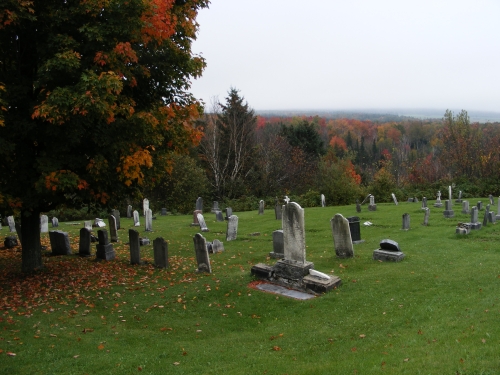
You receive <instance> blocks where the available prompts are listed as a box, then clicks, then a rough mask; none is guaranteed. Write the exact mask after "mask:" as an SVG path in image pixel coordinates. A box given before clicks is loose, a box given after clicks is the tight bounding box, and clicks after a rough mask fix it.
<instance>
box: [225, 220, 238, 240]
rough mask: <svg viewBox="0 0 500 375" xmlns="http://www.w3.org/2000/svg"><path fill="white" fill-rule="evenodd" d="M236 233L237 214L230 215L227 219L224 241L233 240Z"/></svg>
mask: <svg viewBox="0 0 500 375" xmlns="http://www.w3.org/2000/svg"><path fill="white" fill-rule="evenodd" d="M237 235H238V216H236V215H231V216H230V217H229V220H228V221H227V230H226V241H234V240H235V239H236V237H237Z"/></svg>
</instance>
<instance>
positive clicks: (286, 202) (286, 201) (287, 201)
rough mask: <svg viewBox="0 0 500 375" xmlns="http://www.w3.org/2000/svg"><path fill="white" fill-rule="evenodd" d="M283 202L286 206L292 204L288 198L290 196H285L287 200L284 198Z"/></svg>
mask: <svg viewBox="0 0 500 375" xmlns="http://www.w3.org/2000/svg"><path fill="white" fill-rule="evenodd" d="M283 200H284V201H285V204H288V203H290V198H288V195H285V198H283Z"/></svg>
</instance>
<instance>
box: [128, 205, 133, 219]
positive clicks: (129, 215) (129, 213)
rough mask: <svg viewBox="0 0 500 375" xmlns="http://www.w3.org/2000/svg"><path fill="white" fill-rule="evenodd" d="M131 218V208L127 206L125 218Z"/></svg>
mask: <svg viewBox="0 0 500 375" xmlns="http://www.w3.org/2000/svg"><path fill="white" fill-rule="evenodd" d="M131 217H132V206H131V205H130V204H129V205H128V206H127V218H129V219H130V218H131Z"/></svg>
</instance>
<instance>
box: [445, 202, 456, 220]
mask: <svg viewBox="0 0 500 375" xmlns="http://www.w3.org/2000/svg"><path fill="white" fill-rule="evenodd" d="M444 203H445V210H444V211H443V215H444V217H446V218H448V219H449V218H452V217H454V216H455V212H454V211H453V208H452V207H451V205H452V204H453V203H452V201H451V200H450V199H448V200H446V201H444Z"/></svg>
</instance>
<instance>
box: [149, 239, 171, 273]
mask: <svg viewBox="0 0 500 375" xmlns="http://www.w3.org/2000/svg"><path fill="white" fill-rule="evenodd" d="M153 252H154V262H155V267H158V268H168V243H167V241H165V240H164V239H163V238H162V237H157V238H155V239H154V241H153Z"/></svg>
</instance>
